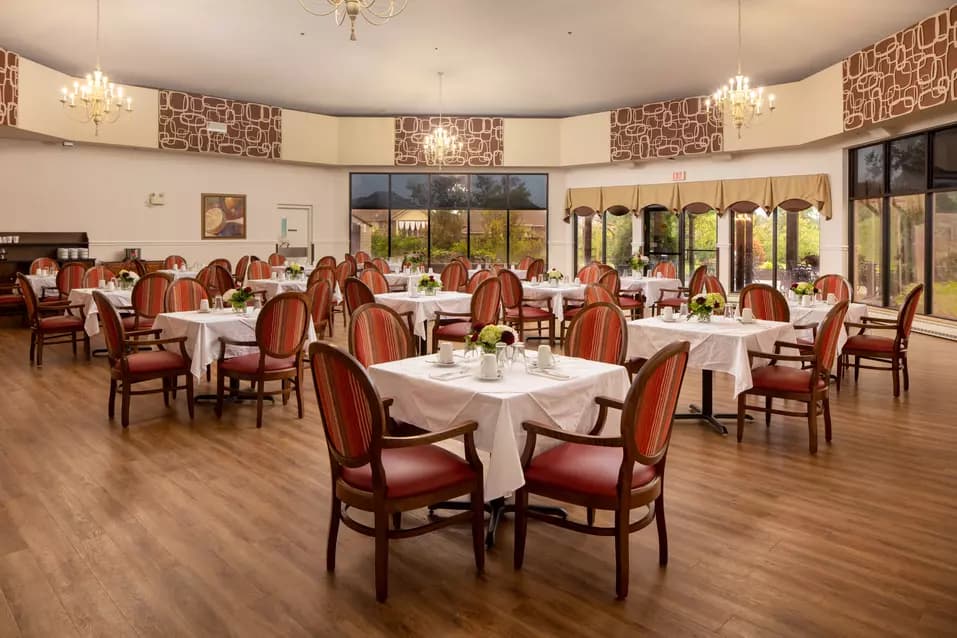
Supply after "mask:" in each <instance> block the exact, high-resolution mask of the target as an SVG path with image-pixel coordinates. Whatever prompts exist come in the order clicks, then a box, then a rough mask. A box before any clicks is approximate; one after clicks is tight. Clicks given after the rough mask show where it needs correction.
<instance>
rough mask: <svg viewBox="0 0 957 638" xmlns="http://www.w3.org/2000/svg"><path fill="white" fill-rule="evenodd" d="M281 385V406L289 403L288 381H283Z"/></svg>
mask: <svg viewBox="0 0 957 638" xmlns="http://www.w3.org/2000/svg"><path fill="white" fill-rule="evenodd" d="M280 383H282V404H283V405H288V403H289V379H283V380H282V381H281V382H280Z"/></svg>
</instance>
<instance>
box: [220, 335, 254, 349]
mask: <svg viewBox="0 0 957 638" xmlns="http://www.w3.org/2000/svg"><path fill="white" fill-rule="evenodd" d="M219 342H220V343H221V344H223V345H224V346H249V347H253V346H258V345H259V342H258V341H240V340H239V339H230V338H229V337H220V338H219Z"/></svg>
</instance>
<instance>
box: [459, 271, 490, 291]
mask: <svg viewBox="0 0 957 638" xmlns="http://www.w3.org/2000/svg"><path fill="white" fill-rule="evenodd" d="M491 276H492V271H491V270H485V269H482V270H476V271H475V274H474V275H472V276H471V277H469V280H468V283H466V284H465V292H467V293H469V294H470V295H474V294H475V289H476V288H478V287H479V284H480V283H482V282H483V281H485V280H486V279H488V278H489V277H491Z"/></svg>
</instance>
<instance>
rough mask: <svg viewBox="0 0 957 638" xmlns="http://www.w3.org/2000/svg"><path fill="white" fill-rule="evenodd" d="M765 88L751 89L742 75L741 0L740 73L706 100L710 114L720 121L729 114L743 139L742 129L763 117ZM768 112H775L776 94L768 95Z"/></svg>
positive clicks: (746, 78)
mask: <svg viewBox="0 0 957 638" xmlns="http://www.w3.org/2000/svg"><path fill="white" fill-rule="evenodd" d="M764 98H765V95H764V87H763V86H760V87H758V88H757V89H752V88H751V80H750V79H749V78H748V77H747V76H746V75H742V73H741V0H738V73H737V75H735V76H734V77H733V78H730V79H729V80H728V83H727V84H725V85H724V86H722V87H721V88H720V89H718V90H717V91H715V92H714V94H713V95H712V96H711V97H709V98H708V99H707V100H705V108H706V109H707V111H708V113H709V114H710V113H713V114H714V115H715V116H716V117H717V118H718V120H719V121H722V120H723V119H724V115H725V114H727V115H728V117H729V118H730V119H731V123H732V124H733V125H734V128H735V129H737V131H738V139H741V127H743V126H748V125H749V124H751V121H752V120H753V119H754V118H756V117H759V116H760V115H761V110H762V109H763V108H764ZM767 100H768V111H773V110H774V94H773V93H769V94H768V95H767Z"/></svg>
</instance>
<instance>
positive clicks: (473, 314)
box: [432, 277, 502, 352]
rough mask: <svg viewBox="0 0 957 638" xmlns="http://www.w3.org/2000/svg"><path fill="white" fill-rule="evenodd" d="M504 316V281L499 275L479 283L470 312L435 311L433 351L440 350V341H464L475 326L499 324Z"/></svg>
mask: <svg viewBox="0 0 957 638" xmlns="http://www.w3.org/2000/svg"><path fill="white" fill-rule="evenodd" d="M501 316H502V283H501V280H499V279H498V278H497V277H492V278H489V279H487V280H485V281H483V282H482V283H481V284H479V287H478V288H477V289H476V290H475V294H473V295H472V301H471V307H470V310H469V312H468V313H462V312H441V311H437V312H436V313H435V321H434V322H433V324H432V352H438V350H439V341H457V342H464V341H465V338H466V337H467V336H468V334H469V333H470V332H471V331H472V327H473V326H479V325H481V326H486V325H489V324H497V323H498V320H499V318H500V317H501Z"/></svg>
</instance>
